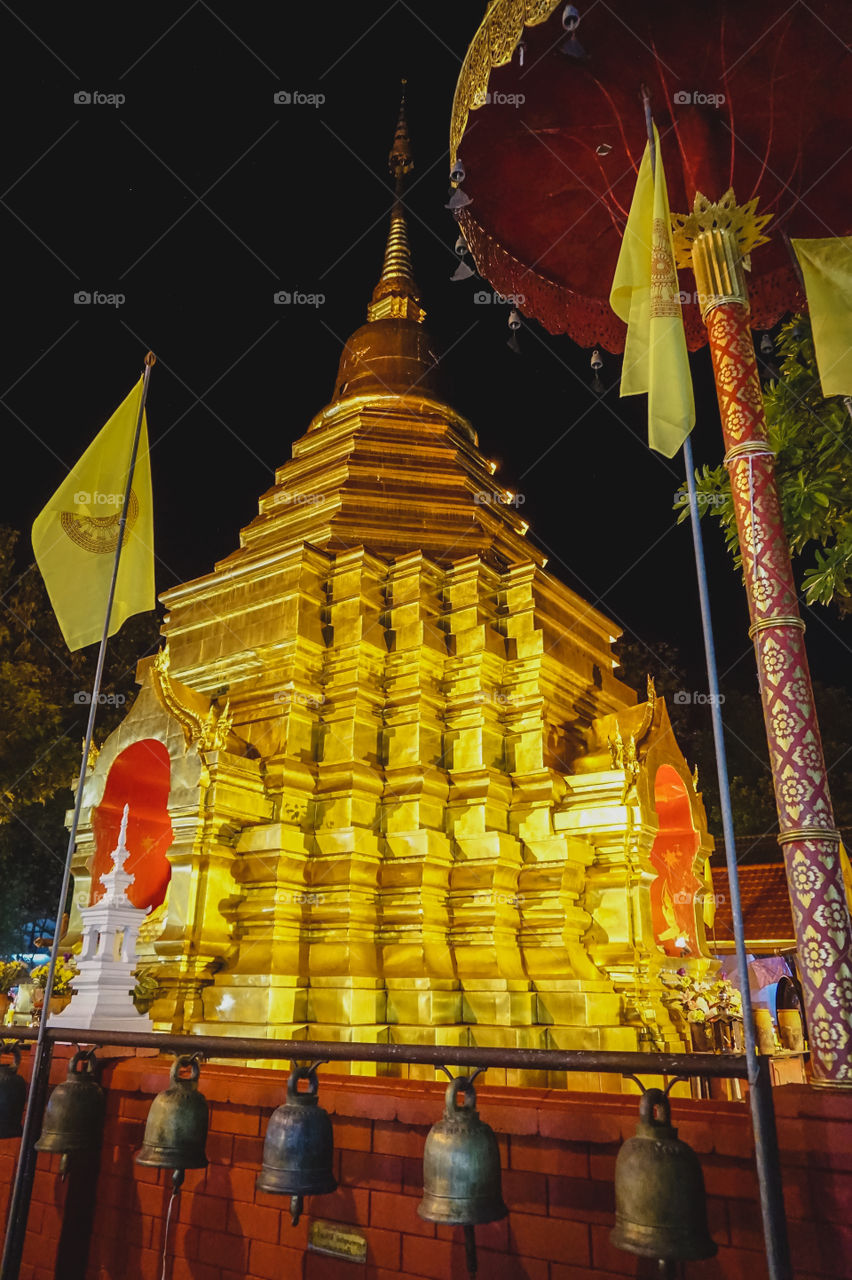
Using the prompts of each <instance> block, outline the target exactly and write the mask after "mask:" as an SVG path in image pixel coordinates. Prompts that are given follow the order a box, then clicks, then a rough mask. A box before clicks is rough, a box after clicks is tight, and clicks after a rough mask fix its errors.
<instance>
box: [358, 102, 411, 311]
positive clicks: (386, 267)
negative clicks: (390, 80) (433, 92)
mask: <svg viewBox="0 0 852 1280" xmlns="http://www.w3.org/2000/svg"><path fill="white" fill-rule="evenodd" d="M405 84H406V82H405V80H403V82H402V86H403V91H402V99H401V101H400V104H399V117H398V119H397V122H396V131H395V132H394V135H393V145H392V146H391V149H390V153H389V155H388V169H389V170H390V175H391V177H392V178H393V180H394V187H395V189H396V200H395V201H394V205H393V209H392V210H391V220H390V230H389V231H388V240H387V244H386V246H385V258H384V262H383V264H382V274H381V275H380V277H379V282H378V284H377V285H376V287H375V289H374V290H373V300H372V302H371V303H370V306H369V307H368V309H367V319H368V320H386V319H394V320H403V319H404V320H415V321H417V323H418V324H421V323H422V322H423V320H424V319H425V316H426V312H425V311H424V310H423V308H422V307H421V306H420V305H419V304H420V290H419V289H418V288H417V283H416V281H415V279H414V268H413V266H412V264H411V250H410V248H409V245H408V227H407V226H406V222H405V213H404V211H403V207H402V200H401V195H402V188H403V180H404V178H405V176H406V175H407V174H409V173H411V170H412V169H413V168H414V160H413V158H412V154H411V139H410V138H409V136H408V121H407V119H406V115H405Z"/></svg>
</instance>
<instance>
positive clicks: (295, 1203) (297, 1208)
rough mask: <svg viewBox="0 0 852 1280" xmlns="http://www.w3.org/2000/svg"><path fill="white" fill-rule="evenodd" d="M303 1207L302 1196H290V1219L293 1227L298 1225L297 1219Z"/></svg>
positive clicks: (303, 1200) (303, 1199)
mask: <svg viewBox="0 0 852 1280" xmlns="http://www.w3.org/2000/svg"><path fill="white" fill-rule="evenodd" d="M304 1207H305V1198H304V1196H291V1197H290V1221H291V1222H292V1224H293V1226H294V1227H297V1226H298V1225H299V1219H300V1218H301V1216H302V1210H303V1209H304Z"/></svg>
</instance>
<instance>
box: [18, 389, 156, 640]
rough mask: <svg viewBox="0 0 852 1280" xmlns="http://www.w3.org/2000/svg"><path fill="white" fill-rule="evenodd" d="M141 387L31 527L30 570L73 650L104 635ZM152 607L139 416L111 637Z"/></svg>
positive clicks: (148, 507) (146, 469)
mask: <svg viewBox="0 0 852 1280" xmlns="http://www.w3.org/2000/svg"><path fill="white" fill-rule="evenodd" d="M143 381H144V379H143V378H140V379H139V382H138V383H137V384H136V386H135V387H134V388H133V390H132V391H131V392H130V395H129V396H128V397H127V399H126V400H124V401H123V402H122V404H120V405H119V406H118V408H117V409H116V411H115V413H114V414H113V415H112V417H111V418H110V420H109V422H108V423H107V424H106V426H105V427H103V428H102V429H101V430H100V431H99V432H98V434H97V435H96V436H95V439H94V440H93V441H92V443H91V444H90V445H89V447H88V449H87V450H86V452H85V453H84V454H83V456H82V458H81V459H80V461H79V462H78V463H77V465H76V466H75V467H74V468H72V470H71V471H70V472H69V473H68V475H67V477H66V478H65V480H63V482H62V484H61V485H60V486H59V488H58V489H57V490H56V493H55V494H54V495H53V497H52V498H51V499H50V501H49V502H48V504H47V506H46V507H45V508H44V510H43V511H42V512H40V514H39V515H38V516H37V517H36V521H35V524H34V525H33V532H32V540H33V550H34V552H35V558H36V564H37V565H38V567H39V569H40V570H41V574H42V577H43V578H44V582H45V586H46V587H47V594H48V595H49V596H50V603H51V604H52V605H53V611H54V613H55V614H56V618H57V621H58V622H59V626H60V628H61V630H62V634H63V636H64V637H65V642H66V644H67V645H68V648H69V649H72V650H73V649H82V648H83V646H84V645H87V644H93V643H94V642H95V641H98V640H100V639H101V636H102V634H103V629H104V619H105V617H106V611H107V602H108V599H109V587H110V581H111V579H112V572H113V566H114V562H115V553H116V548H117V546H118V534H119V521H120V520H121V509H122V503H123V501H124V491H125V488H126V486H127V474H128V470H129V467H130V457H131V453H132V449H133V440H134V436H135V434H136V424H137V421H138V418H139V406H140V404H141V397H142V390H143ZM154 604H155V592H154V520H153V503H152V497H151V463H150V459H149V456H148V424H147V422H146V420H145V415H144V413H143V416H142V430H141V434H140V437H139V450H138V454H137V457H136V467H135V469H134V472H133V485H132V488H131V491H130V502H129V505H128V509H127V522H126V526H125V531H124V538H123V540H122V547H121V556H120V558H119V567H118V578H117V580H116V587H115V598H114V600H113V605H112V611H111V613H110V625H109V635H111V636H112V635H115V633H116V631H118V629H119V627H120V626H121V625H122V623H123V622H125V621H126V619H127V618H129V617H131V616H132V615H133V614H134V613H144V612H146V611H147V610H148V609H153V608H154Z"/></svg>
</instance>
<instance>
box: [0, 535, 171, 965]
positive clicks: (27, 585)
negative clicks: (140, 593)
mask: <svg viewBox="0 0 852 1280" xmlns="http://www.w3.org/2000/svg"><path fill="white" fill-rule="evenodd" d="M21 542H22V539H21V538H20V535H19V534H18V533H17V532H16V531H15V530H14V529H10V528H8V527H6V526H2V525H0V724H2V734H0V885H2V894H0V955H7V954H12V953H14V952H16V951H22V950H27V949H29V948H28V943H30V942H31V939H32V937H33V936H34V935H37V934H38V933H39V932H41V931H43V929H44V926H45V922H48V921H51V920H53V919H54V918H55V915H56V905H57V903H56V899H57V896H58V893H59V888H60V884H61V879H62V868H63V865H64V862H65V851H66V846H67V832H66V831H65V814H66V812H67V810H68V809H70V808H71V806H72V805H73V800H74V796H73V789H74V786H75V784H76V780H77V774H78V773H79V769H80V759H81V748H82V741H83V737H84V735H85V730H86V719H87V717H88V711H89V708H88V704H87V699H88V695H89V690H90V689H91V685H92V679H93V676H94V668H95V662H96V659H97V646H96V645H91V646H89V647H88V648H87V649H84V650H81V651H78V652H77V653H69V651H68V649H67V648H66V645H65V641H64V640H63V638H62V634H61V632H60V630H59V626H58V624H57V621H56V618H55V616H54V613H53V610H52V608H51V606H50V602H49V600H48V598H47V592H46V591H45V588H44V583H43V581H42V578H41V575H40V573H39V572H38V570H37V568H36V567H35V565H33V564H32V563H30V562H28V561H27V560H25V559H23V558H22V556H21V554H20V548H21ZM156 640H157V622H156V619H155V617H154V615H153V614H150V613H149V614H142V615H139V616H137V617H136V618H131V619H130V620H129V621H128V622H126V623H125V625H124V626H123V627H122V628H121V631H120V632H119V633H118V635H117V636H114V637H113V639H112V640H111V641H110V644H109V646H108V649H107V662H106V667H105V671H104V681H103V691H104V692H105V693H106V694H108V695H112V700H111V702H109V703H106V704H104V705H102V706H99V708H98V716H97V720H96V723H95V740H96V741H97V742H101V741H103V739H104V738H105V737H106V735H107V733H109V732H110V731H111V730H112V729H113V728H114V727H115V726H116V724H118V722H119V720H120V719H121V718H122V716H123V715H124V714H125V712H126V709H127V705H128V703H129V702H130V700H131V699H132V697H133V693H134V688H135V682H134V673H135V668H136V662H137V660H138V658H140V657H142V656H144V654H145V653H146V652H150V651H151V649H152V648H153V647H154V646H155V645H156Z"/></svg>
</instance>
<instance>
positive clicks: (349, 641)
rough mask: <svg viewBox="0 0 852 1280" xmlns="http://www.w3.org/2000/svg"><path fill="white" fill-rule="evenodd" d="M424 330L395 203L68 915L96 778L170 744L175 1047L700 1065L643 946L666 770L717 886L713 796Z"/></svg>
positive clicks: (656, 959)
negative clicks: (305, 1045) (371, 1045)
mask: <svg viewBox="0 0 852 1280" xmlns="http://www.w3.org/2000/svg"><path fill="white" fill-rule="evenodd" d="M403 142H404V139H403ZM395 145H396V144H395ZM400 145H402V144H400ZM396 154H397V156H399V154H400V152H399V150H397V152H396ZM424 314H425V313H423V311H422V308H421V307H420V304H419V297H418V291H417V286H416V283H415V281H414V276H413V270H412V267H411V257H410V252H409V249H408V243H407V234H406V232H405V220H404V215H403V213H402V208H401V206H400V205H399V204H397V205H396V206H395V208H394V210H393V213H392V217H391V231H390V237H389V243H388V249H387V252H386V255H385V262H384V266H383V269H382V275H381V278H380V281H379V284H378V285H377V288H376V290H375V292H374V294H373V301H372V303H371V307H370V319H368V321H367V323H366V324H365V325H364V326H363V327H362V329H360V330H358V333H357V334H355V335H353V338H352V339H350V341H349V343H347V345H346V348H345V350H344V353H343V355H342V358H341V369H340V373H339V375H338V379H337V384H336V387H335V392H334V396H333V398H332V401H331V403H330V404H329V405H328V406H327V407H326V408H325V409H323V410H322V411H321V412H320V413H319V414H318V415H317V416H316V417H315V418H314V420H313V421H312V422H311V424H310V426H309V428H308V431H307V432H306V434H305V435H304V436H302V437H301V439H299V440H297V441H296V442H295V444H294V445H293V456H292V459H291V460H290V461H289V462H287V463H285V464H284V465H283V466H282V467H280V468H279V470H278V471H277V473H276V477H275V484H274V486H273V487H272V488H271V489H270V490H269V491H268V492H267V493H265V494H264V495H263V496H262V498H261V499H260V510H259V514H258V516H257V517H256V519H255V520H253V521H252V522H251V524H249V525H248V526H247V527H246V528H245V529H243V530H242V532H241V534H240V546H239V548H238V550H236V551H235V552H234V553H233V554H232V555H230V556H228V557H227V558H226V559H225V560H223V561H222V562H220V563H219V564H218V565H217V566H216V568H215V569H214V571H213V572H212V573H210V574H208V575H206V576H205V577H203V578H199V579H197V580H196V581H194V582H190V583H187V584H184V585H183V586H180V587H176V588H174V589H172V590H170V591H168V592H166V593H165V595H164V596H163V600H164V602H165V604H166V607H167V609H168V615H167V617H166V621H165V625H164V631H165V634H166V637H167V643H168V650H167V656H166V655H165V654H164V655H161V656H160V657H159V658H158V659H156V660H150V659H149V660H146V661H144V662H143V663H141V664H140V671H139V678H140V683H141V691H140V693H139V696H138V698H137V700H136V702H135V704H134V706H133V707H132V709H131V711H130V712H129V714H128V715H127V717H126V719H125V721H124V723H123V724H122V725H121V727H120V728H119V729H118V730H116V732H115V733H113V734H112V735H111V737H110V738H109V739H108V740H107V742H106V743H105V745H104V747H103V749H102V751H101V754H100V757H99V758H98V760H97V761H96V762H95V763H94V768H93V769H92V771H91V772H90V774H89V776H88V780H87V784H86V795H85V801H84V806H85V807H84V813H83V822H82V824H81V828H80V842H79V844H78V849H77V854H76V859H75V868H74V869H75V880H76V886H75V888H76V891H77V894H79V895H84V897H83V900H86V897H87V894H88V881H87V875H88V872H87V866H88V865H89V861H90V859H91V857H92V854H93V847H94V846H93V835H92V813H93V809H94V807H95V806H96V805H97V804H98V802H99V800H100V798H101V796H102V795H103V792H104V787H105V784H106V778H107V774H108V772H109V769H110V767H111V765H112V763H113V761H114V760H115V759H116V757H117V755H118V754H119V753H120V751H121V750H123V749H124V748H125V747H126V746H128V745H130V744H131V743H133V742H136V741H138V740H140V739H143V738H146V737H147V738H155V739H157V740H158V741H160V742H163V743H164V744H165V745H166V747H167V749H168V751H169V754H170V758H171V761H172V790H171V795H170V798H169V811H170V816H171V820H172V825H173V828H174V833H175V835H174V843H173V845H172V848H171V849H170V851H169V855H168V856H169V860H170V862H171V865H172V879H171V883H170V885H169V889H168V893H167V896H166V900H165V902H164V904H163V906H162V907H161V908H159V909H158V910H157V911H155V912H153V913H152V915H151V916H150V917H149V919H148V921H147V924H146V927H145V930H144V931H143V936H142V941H141V944H140V949H141V951H142V953H143V961H144V963H146V964H150V965H153V966H154V968H155V971H156V972H157V973H158V975H159V976H160V980H161V984H162V988H163V993H162V996H161V998H160V999H159V1000H158V1001H157V1003H156V1004H155V1006H154V1009H153V1011H152V1016H153V1018H154V1021H155V1023H156V1025H157V1026H158V1027H161V1028H168V1029H175V1030H181V1029H183V1028H185V1027H192V1028H193V1029H195V1030H197V1031H199V1032H202V1031H204V1032H211V1033H223V1032H224V1033H228V1032H232V1033H234V1034H252V1035H257V1034H261V1035H264V1034H265V1035H268V1036H270V1037H276V1038H284V1037H289V1036H308V1035H310V1036H311V1037H314V1038H318V1039H323V1038H328V1039H338V1040H342V1041H346V1040H363V1041H373V1042H376V1041H382V1042H385V1041H388V1040H390V1041H396V1042H403V1041H413V1042H415V1043H425V1044H447V1045H456V1044H481V1045H521V1046H540V1047H545V1046H551V1047H562V1048H571V1049H573V1048H590V1049H591V1048H604V1049H616V1048H619V1049H635V1048H638V1047H641V1046H643V1045H644V1046H647V1047H654V1046H655V1045H656V1046H658V1047H662V1046H664V1045H665V1046H667V1047H673V1048H674V1047H681V1041H680V1040H679V1037H678V1033H677V1031H676V1029H675V1027H674V1025H673V1023H672V1022H671V1020H670V1019H669V1016H668V1014H667V1011H666V1009H665V1007H664V1005H663V1002H662V994H663V986H662V982H661V979H660V971H661V969H662V968H663V967H667V966H671V965H672V964H674V963H681V961H677V962H675V961H672V960H669V959H668V958H667V957H666V956H665V955H664V954H663V952H662V951H661V950H660V948H659V947H658V946H657V944H656V942H655V939H654V935H653V930H652V927H651V910H650V899H649V885H650V883H651V881H652V879H653V874H654V873H653V871H652V868H651V863H650V860H649V853H650V849H651V845H652V843H653V838H654V833H655V830H656V826H657V819H656V815H655V810H654V775H655V773H656V770H657V768H658V767H659V765H661V764H663V763H667V764H671V765H673V766H674V768H675V769H676V770H677V771H678V773H679V775H680V776H681V777H682V778H683V780H684V783H685V785H686V787H687V791H688V794H689V797H690V804H691V807H692V815H693V822H694V825H695V827H696V830H697V831H698V832H699V836H700V840H699V845H700V847H699V849H698V852H697V854H696V860H695V866H696V874H697V875H698V877H699V879H701V877H702V874H703V865H704V858H705V857H706V854H707V852H708V850H709V847H710V844H711V842H710V840H709V837H708V836H707V828H706V822H705V819H704V811H703V806H702V804H701V800H700V797H699V796H698V795H697V793H696V790H695V787H694V786H693V783H692V779H691V776H690V773H689V770H688V768H687V765H686V762H685V761H684V759H683V757H682V755H681V753H680V751H679V750H678V747H677V744H676V743H675V741H674V737H673V735H672V733H671V728H670V726H669V723H668V717H667V715H666V711H665V706H664V704H663V702H662V701H661V700H659V699H657V698H656V696H655V694H654V692H653V687H652V686H650V687H649V697H648V701H647V702H646V703H642V704H640V705H633V704H634V701H635V695H634V694H633V693H632V691H631V690H630V689H628V688H627V687H626V686H625V685H622V684H621V683H620V682H619V681H618V680H617V678H616V677H615V675H614V674H613V666H614V663H613V659H612V650H611V645H612V642H613V640H615V639H616V638H617V635H618V629H617V628H616V627H615V626H614V625H613V624H612V623H611V622H610V621H609V619H607V618H606V617H605V616H604V615H603V614H601V613H599V612H598V611H597V610H596V609H594V608H592V607H591V606H590V605H588V604H586V603H585V601H583V600H582V599H581V598H580V597H579V596H577V595H576V594H575V593H574V592H572V591H571V590H569V589H568V588H567V587H565V586H564V585H563V584H562V583H560V582H559V581H558V580H557V579H556V578H554V577H553V576H552V575H550V574H548V573H546V572H545V570H544V568H543V565H544V562H545V557H544V556H543V555H542V554H541V553H540V552H539V551H538V550H537V549H536V548H535V547H533V546H531V545H530V544H529V542H528V541H527V539H526V538H525V537H524V536H523V532H522V530H523V528H524V527H525V526H524V522H523V521H521V520H520V518H519V517H518V514H517V509H516V506H515V505H512V504H511V502H509V501H507V500H506V495H505V492H504V490H503V489H502V488H501V486H500V485H499V483H498V482H497V481H496V480H495V478H494V476H493V474H492V472H493V467H492V466H491V465H490V464H489V463H488V462H487V460H486V459H485V458H484V457H483V456H482V455H481V454H480V452H479V449H478V447H477V441H476V436H475V433H474V432H473V429H472V428H471V427H470V425H469V424H468V423H467V422H466V421H465V420H464V419H463V418H461V417H460V415H459V414H458V413H456V412H455V411H454V410H453V409H452V408H451V407H450V406H449V405H447V404H445V403H444V402H443V401H442V400H441V399H440V395H439V393H438V391H437V390H436V388H435V387H434V386H433V385H432V375H433V372H434V370H433V366H432V358H431V354H430V339H429V336H428V334H427V333H426V330H425V329H424V327H423V316H424ZM415 384H416V385H415ZM697 914H698V919H699V925H698V928H699V935H698V936H699V937H700V938H703V933H702V932H700V930H701V928H702V926H701V923H700V919H701V912H700V904H699V908H698V912H697ZM76 927H77V926H76V923H75V921H74V920H72V926H71V934H72V935H73V933H74V930H75V928H76ZM688 963H690V964H694V965H696V966H698V967H699V968H706V967H707V964H708V963H709V962H708V961H706V960H701V959H696V960H694V961H689V962H688ZM357 1069H358V1070H362V1071H365V1072H367V1071H370V1070H375V1067H372V1068H371V1067H370V1065H369V1064H363V1065H362V1066H361V1067H360V1068H357ZM412 1071H413V1074H420V1075H425V1074H427V1071H426V1069H424V1068H415V1069H412ZM491 1074H493V1075H494V1078H495V1080H499V1079H503V1078H505V1079H506V1080H507V1081H508V1082H509V1083H523V1082H528V1083H540V1084H546V1083H548V1082H550V1083H557V1084H559V1083H564V1077H562V1076H558V1077H557V1076H554V1077H552V1078H551V1080H550V1081H548V1080H545V1079H538V1078H536V1079H533V1078H532V1073H528V1076H527V1078H526V1080H524V1081H522V1080H521V1076H520V1075H519V1074H518V1073H512V1072H509V1073H506V1072H503V1073H500V1072H495V1073H490V1074H489V1080H490V1079H491ZM571 1083H572V1084H574V1085H576V1086H578V1087H583V1084H584V1083H586V1084H589V1083H591V1084H592V1086H593V1087H599V1086H600V1078H599V1077H598V1076H597V1075H593V1076H590V1077H589V1080H588V1081H584V1080H580V1079H577V1080H572V1081H571ZM607 1087H612V1086H611V1085H609V1086H607Z"/></svg>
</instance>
